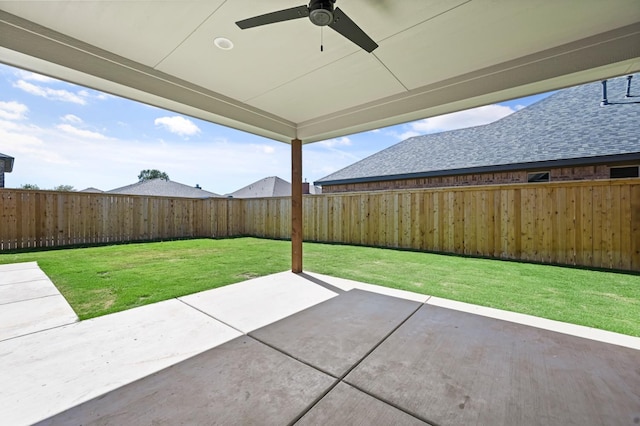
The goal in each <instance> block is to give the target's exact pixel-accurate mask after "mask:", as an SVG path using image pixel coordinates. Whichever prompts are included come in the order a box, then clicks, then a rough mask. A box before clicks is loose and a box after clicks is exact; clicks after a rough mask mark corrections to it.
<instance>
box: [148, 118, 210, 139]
mask: <svg viewBox="0 0 640 426" xmlns="http://www.w3.org/2000/svg"><path fill="white" fill-rule="evenodd" d="M153 123H154V124H155V125H156V126H162V127H164V128H165V129H166V130H168V131H170V132H171V133H175V134H176V135H180V136H193V135H196V134H198V133H200V129H199V128H198V126H196V125H195V124H194V123H193V121H191V120H188V119H186V118H184V117H181V116H178V115H176V116H173V117H160V118H156V119H155V121H154V122H153Z"/></svg>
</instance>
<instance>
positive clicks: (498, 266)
mask: <svg viewBox="0 0 640 426" xmlns="http://www.w3.org/2000/svg"><path fill="white" fill-rule="evenodd" d="M290 247H291V246H290V243H289V242H287V241H272V240H265V239H257V238H237V239H227V240H204V239H201V240H189V241H172V242H161V243H142V244H127V245H117V246H108V247H93V248H82V249H68V250H52V251H40V252H30V253H19V254H0V264H1V263H14V262H27V261H37V262H38V264H39V265H40V267H41V268H42V269H43V270H44V271H45V272H46V273H47V275H48V276H49V277H50V278H51V279H52V281H53V282H54V283H55V284H56V286H57V287H58V288H59V289H60V291H61V292H62V294H64V296H65V297H66V298H67V300H68V301H69V303H70V304H71V306H72V307H73V308H74V310H75V311H76V312H77V314H78V316H79V317H80V318H81V319H86V318H91V317H95V316H99V315H104V314H107V313H111V312H116V311H121V310H124V309H129V308H133V307H135V306H140V305H144V304H148V303H153V302H157V301H160V300H165V299H169V298H173V297H178V296H182V295H185V294H190V293H195V292H197V291H201V290H206V289H211V288H215V287H221V286H224V285H227V284H231V283H234V282H238V281H243V280H245V279H248V278H253V277H257V276H262V275H268V274H272V273H275V272H281V271H285V270H288V269H289V267H290V251H291V248H290ZM304 253H305V258H304V265H305V270H307V271H312V272H319V273H322V274H327V275H332V276H336V277H341V278H349V279H353V280H357V281H363V282H368V283H372V284H379V285H383V286H386V287H393V288H399V289H404V290H409V291H414V292H418V293H424V294H430V295H433V296H439V297H444V298H448V299H453V300H459V301H463V302H468V303H474V304H478V305H483V306H490V307H494V308H499V309H505V310H509V311H515V312H521V313H525V314H531V315H536V316H540V317H544V318H550V319H555V320H559V321H565V322H570V323H574V324H580V325H586V326H590V327H597V328H601V329H605V330H611V331H616V332H619V333H625V334H629V335H633V336H640V275H631V274H620V273H613V272H602V271H589V270H582V269H572V268H562V267H555V266H546V265H533V264H526V263H517V262H504V261H498V260H486V259H473V258H462V257H456V256H443V255H436V254H428V253H417V252H407V251H398V250H388V249H378V248H367V247H352V246H340V245H327V244H313V243H305V247H304Z"/></svg>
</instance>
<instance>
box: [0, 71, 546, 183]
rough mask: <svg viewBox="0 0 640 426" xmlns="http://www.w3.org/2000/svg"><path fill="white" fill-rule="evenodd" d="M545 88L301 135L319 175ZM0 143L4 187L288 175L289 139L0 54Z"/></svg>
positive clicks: (310, 166)
mask: <svg viewBox="0 0 640 426" xmlns="http://www.w3.org/2000/svg"><path fill="white" fill-rule="evenodd" d="M544 96H546V95H537V96H531V97H528V98H523V99H518V100H514V101H510V102H504V103H501V104H496V105H487V106H484V107H480V108H474V109H471V110H467V111H462V112H459V113H453V114H447V115H443V116H440V117H434V118H430V119H426V120H420V121H416V122H412V123H407V124H402V125H397V126H392V127H387V128H383V129H378V130H374V131H370V132H364V133H359V134H354V135H349V136H345V137H341V138H336V139H331V140H327V141H322V142H317V143H314V144H309V145H304V148H303V176H304V178H306V179H307V180H308V181H309V182H313V181H315V180H317V179H320V178H322V177H324V176H326V175H328V174H330V173H332V172H334V171H337V170H339V169H341V168H343V167H346V166H348V165H350V164H352V163H354V162H356V161H358V160H361V159H363V158H365V157H368V156H369V155H371V154H374V153H375V152H378V151H380V150H382V149H384V148H387V147H389V146H391V145H394V144H396V143H398V142H400V141H402V140H404V139H406V138H408V137H411V136H416V135H419V134H427V133H436V132H441V131H447V130H453V129H459V128H463V127H469V126H475V125H480V124H486V123H490V122H492V121H495V120H497V119H499V118H502V117H504V116H506V115H508V114H511V113H513V112H515V111H517V110H518V109H521V108H523V107H525V106H527V105H529V104H531V103H533V102H535V101H538V100H540V99H542V98H543V97H544ZM0 153H3V154H6V155H10V156H12V157H14V158H15V164H14V168H13V172H12V173H8V174H6V175H5V186H6V187H7V188H19V187H20V186H21V185H24V184H35V185H38V186H39V187H40V188H42V189H51V188H53V187H55V186H58V185H72V186H73V187H74V188H75V189H77V190H81V189H84V188H87V187H95V188H98V189H101V190H110V189H114V188H118V187H121V186H125V185H129V184H131V183H135V182H136V181H137V176H138V174H139V173H140V171H141V170H143V169H159V170H162V171H164V172H166V173H167V174H168V175H169V177H170V178H171V180H173V181H176V182H180V183H184V184H187V185H194V186H195V185H196V184H199V185H200V186H201V187H202V188H203V189H206V190H208V191H211V192H215V193H218V194H226V193H229V192H233V191H235V190H237V189H240V188H242V187H243V186H246V185H248V184H250V183H252V182H254V181H256V180H258V179H261V178H263V177H267V176H280V177H281V178H283V179H285V180H288V181H290V180H291V179H290V176H291V173H290V150H289V145H287V144H284V143H281V142H275V141H272V140H269V139H265V138H262V137H259V136H255V135H252V134H249V133H244V132H240V131H237V130H234V129H230V128H227V127H223V126H219V125H216V124H213V123H209V122H206V121H202V120H198V119H195V118H192V117H188V116H184V115H180V114H176V113H175V112H170V111H166V110H162V109H159V108H155V107H151V106H148V105H144V104H140V103H137V102H133V101H130V100H127V99H123V98H120V97H117V96H112V95H108V94H104V93H101V92H97V91H95V90H91V89H87V88H84V87H81V86H77V85H73V84H69V83H66V82H62V81H59V80H54V79H51V78H48V77H44V76H41V75H38V74H34V73H31V72H26V71H23V70H19V69H17V68H13V67H10V66H6V65H3V64H0Z"/></svg>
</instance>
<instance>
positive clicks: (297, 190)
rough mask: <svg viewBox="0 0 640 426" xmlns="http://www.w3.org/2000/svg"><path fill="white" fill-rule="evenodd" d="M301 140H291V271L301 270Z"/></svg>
mask: <svg viewBox="0 0 640 426" xmlns="http://www.w3.org/2000/svg"><path fill="white" fill-rule="evenodd" d="M302 227H303V218H302V141H301V140H300V139H293V140H292V141H291V271H292V272H294V273H296V274H299V273H301V272H302V238H303V236H302Z"/></svg>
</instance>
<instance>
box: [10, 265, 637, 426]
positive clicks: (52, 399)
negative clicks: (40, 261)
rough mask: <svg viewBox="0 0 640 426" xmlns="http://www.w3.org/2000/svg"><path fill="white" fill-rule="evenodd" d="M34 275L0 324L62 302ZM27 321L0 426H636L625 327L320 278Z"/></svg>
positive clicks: (272, 280) (632, 341) (631, 354)
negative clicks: (88, 316) (71, 318)
mask: <svg viewBox="0 0 640 426" xmlns="http://www.w3.org/2000/svg"><path fill="white" fill-rule="evenodd" d="M12 267H13V268H14V269H13V270H15V271H21V270H25V269H35V268H37V265H36V264H35V263H32V264H21V265H17V266H12ZM6 271H8V269H5V270H4V272H6ZM34 277H35V275H34ZM30 283H31V284H30ZM32 285H33V286H35V287H32ZM37 285H38V282H37V280H36V281H35V282H33V281H32V282H29V281H26V282H21V283H20V284H5V285H4V287H6V288H13V289H14V290H15V291H16V294H14V295H13V296H12V297H14V298H15V299H20V301H16V302H10V303H5V304H0V330H1V327H2V326H4V325H5V322H6V321H7V320H10V319H11V317H13V316H18V317H20V318H25V315H26V314H25V312H27V313H28V312H31V311H36V310H41V309H42V305H40V307H36V306H34V307H32V306H31V305H28V304H29V303H31V302H33V301H42V300H47V299H51V300H53V299H55V298H57V297H59V298H62V296H44V297H38V298H35V299H30V297H31V296H32V295H33V294H34V293H33V292H37V291H39V290H37V289H36V287H37ZM51 286H52V287H53V284H51ZM53 288H55V287H53ZM21 290H24V291H21ZM1 291H2V290H1V289H0V292H1ZM10 293H12V292H10ZM0 294H1V293H0ZM30 294H31V296H30ZM7 297H8V296H7ZM423 302H426V304H425V303H423ZM65 303H66V301H65ZM12 309H13V311H12ZM69 309H70V308H69ZM218 319H219V320H220V321H218ZM34 321H35V322H36V323H37V324H39V326H38V327H35V328H34V329H33V331H32V332H30V334H26V335H19V336H15V337H12V338H9V339H7V340H4V341H0V383H2V386H0V423H2V424H11V425H22V424H33V423H34V422H40V421H41V422H42V424H75V423H78V424H86V423H93V424H113V425H120V424H152V423H153V422H160V423H164V424H180V423H182V424H186V423H214V424H239V423H245V424H249V423H255V424H266V423H271V424H287V423H291V422H295V421H296V420H299V423H300V424H348V423H355V424H358V423H364V424H380V423H383V424H394V425H395V424H424V423H425V422H427V421H429V420H430V421H431V422H433V423H434V424H436V423H437V424H491V425H493V424H509V425H511V424H532V425H542V424H545V425H546V424H562V425H564V424H568V425H571V424H581V425H582V424H584V425H607V426H608V425H617V424H625V425H633V424H640V370H639V369H638V367H637V366H638V365H640V350H637V349H631V348H640V339H639V338H636V337H632V336H622V335H618V334H616V333H609V332H604V331H602V330H594V329H590V328H588V327H580V326H573V325H570V324H563V323H559V322H557V321H550V320H543V319H540V318H535V317H530V316H527V315H522V314H514V313H510V312H504V311H500V310H497V309H491V308H483V307H479V306H475V305H469V304H465V303H460V302H453V301H448V300H445V299H439V298H435V297H429V296H425V295H417V294H413V293H408V292H402V291H399V290H392V291H391V290H390V289H385V288H382V287H378V286H374V285H370V284H365V283H357V282H355V281H350V280H341V279H337V278H333V277H328V276H324V275H320V274H309V273H304V274H300V275H296V274H292V273H290V272H285V273H280V274H274V275H272V276H269V277H263V278H258V279H255V280H250V281H248V282H244V283H239V284H235V285H231V286H227V287H223V288H219V289H214V290H209V291H207V292H202V293H198V294H196V295H191V296H185V297H182V298H180V299H173V300H168V301H165V302H160V303H156V304H153V305H147V306H144V307H140V308H136V309H132V310H129V311H125V312H120V313H116V314H112V315H106V316H103V317H99V318H95V319H92V320H87V321H82V322H77V323H72V324H69V325H65V326H54V328H51V329H48V330H44V331H43V330H42V328H41V327H42V326H43V324H46V323H44V322H43V321H42V318H40V319H36V320H34ZM225 323H227V324H225ZM5 328H6V327H5ZM547 329H550V330H559V331H560V333H558V332H554V331H549V330H547ZM240 330H241V331H240ZM245 330H246V331H247V332H249V336H247V335H243V334H242V331H245ZM574 334H577V335H580V336H583V337H576V336H574ZM251 336H256V338H253V337H251ZM603 336H604V337H603ZM594 339H595V340H594ZM605 342H612V343H615V344H608V343H605ZM623 346H627V347H623ZM345 374H346V377H343V376H345ZM332 376H333V377H332ZM340 377H343V378H342V380H340ZM283 401H286V404H285V403H283ZM289 401H292V403H289ZM421 422H422V423H421Z"/></svg>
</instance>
